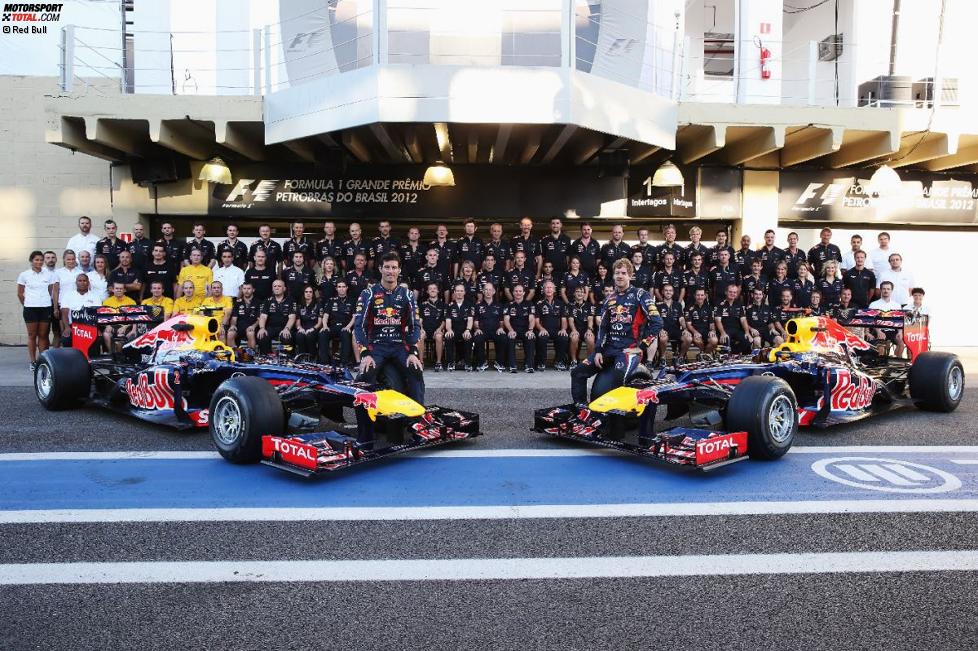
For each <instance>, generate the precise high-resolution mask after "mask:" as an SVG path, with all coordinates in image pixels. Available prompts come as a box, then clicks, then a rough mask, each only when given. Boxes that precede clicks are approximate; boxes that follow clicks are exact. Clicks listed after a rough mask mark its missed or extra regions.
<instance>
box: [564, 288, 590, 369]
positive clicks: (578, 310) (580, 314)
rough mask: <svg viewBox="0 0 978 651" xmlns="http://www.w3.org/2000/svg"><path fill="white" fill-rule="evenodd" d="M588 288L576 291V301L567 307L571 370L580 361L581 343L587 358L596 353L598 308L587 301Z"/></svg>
mask: <svg viewBox="0 0 978 651" xmlns="http://www.w3.org/2000/svg"><path fill="white" fill-rule="evenodd" d="M587 294H588V291H587V288H585V287H581V286H578V287H577V288H575V289H574V301H573V302H572V303H571V304H570V305H568V306H567V326H568V327H569V328H570V337H569V338H570V341H569V342H568V343H569V344H570V345H569V347H568V348H569V349H570V369H571V370H572V371H573V370H574V368H575V367H576V366H577V364H578V362H579V361H580V346H581V341H583V342H584V344H585V346H586V351H585V357H587V356H589V355H591V354H592V353H593V352H594V317H595V313H596V312H597V308H596V307H594V304H593V303H591V302H590V301H588V300H587Z"/></svg>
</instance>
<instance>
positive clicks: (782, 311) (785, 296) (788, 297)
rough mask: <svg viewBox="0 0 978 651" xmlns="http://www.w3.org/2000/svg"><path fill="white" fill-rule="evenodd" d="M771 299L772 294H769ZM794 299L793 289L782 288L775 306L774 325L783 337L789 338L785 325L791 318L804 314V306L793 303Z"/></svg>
mask: <svg viewBox="0 0 978 651" xmlns="http://www.w3.org/2000/svg"><path fill="white" fill-rule="evenodd" d="M768 299H770V296H768ZM793 300H794V295H793V294H792V292H791V290H790V289H788V288H784V289H782V290H781V298H780V300H779V301H778V303H777V305H776V306H775V307H774V327H775V328H776V329H777V331H778V334H779V335H781V338H782V339H787V338H788V335H787V333H785V330H784V326H785V324H786V323H788V321H789V320H790V319H793V318H795V317H796V316H802V315H803V313H804V310H802V308H798V307H795V306H794V305H792V301H793Z"/></svg>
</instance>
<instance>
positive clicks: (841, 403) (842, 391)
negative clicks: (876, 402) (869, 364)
mask: <svg viewBox="0 0 978 651" xmlns="http://www.w3.org/2000/svg"><path fill="white" fill-rule="evenodd" d="M829 373H832V371H829ZM831 381H832V379H831V377H830V382H831ZM874 395H876V384H875V383H874V382H873V380H872V379H870V378H869V377H867V376H865V375H862V374H859V373H857V374H856V375H855V377H853V373H852V371H850V370H849V369H837V370H836V371H835V378H834V383H833V384H832V388H831V402H830V406H831V409H832V411H860V410H862V409H866V408H867V407H869V406H870V405H871V404H872V403H873V396H874Z"/></svg>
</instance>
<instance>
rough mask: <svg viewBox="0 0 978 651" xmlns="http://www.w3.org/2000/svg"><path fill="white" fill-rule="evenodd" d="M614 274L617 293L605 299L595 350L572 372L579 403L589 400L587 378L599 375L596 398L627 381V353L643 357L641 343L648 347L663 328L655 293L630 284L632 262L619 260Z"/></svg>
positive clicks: (572, 393)
mask: <svg viewBox="0 0 978 651" xmlns="http://www.w3.org/2000/svg"><path fill="white" fill-rule="evenodd" d="M613 273H614V282H615V293H614V294H611V295H610V296H609V297H608V298H606V299H605V301H604V306H603V308H602V316H601V321H600V324H599V326H598V335H597V339H596V341H595V352H594V354H593V355H591V356H590V357H588V358H587V359H586V360H585V361H584V362H583V363H581V364H579V365H578V366H577V367H576V368H575V369H574V370H573V371H571V395H572V396H573V399H574V403H575V404H578V405H581V404H584V403H586V402H587V381H588V378H590V377H592V376H594V375H598V378H597V379H595V381H594V386H593V387H592V390H591V395H592V396H594V397H597V396H601V395H604V394H605V393H607V392H608V391H610V390H612V389H614V388H616V387H619V386H621V385H622V384H624V381H625V375H626V373H627V372H628V370H629V369H626V368H625V367H626V364H627V363H628V362H627V360H626V355H625V354H626V352H635V353H638V354H639V357H636V358H635V359H636V360H640V359H641V357H640V355H641V352H640V350H639V345H640V344H644V345H645V348H646V349H647V348H648V346H649V345H651V344H652V342H654V341H656V339H657V338H658V336H659V332H660V331H661V330H662V318H661V317H660V316H659V312H658V310H657V309H656V307H655V300H654V299H653V298H652V295H651V294H649V292H647V291H646V290H644V289H641V288H639V287H632V286H631V284H630V283H631V279H632V275H633V273H634V268H633V266H632V263H631V262H629V261H628V260H625V259H621V260H618V261H617V262H615V264H614V267H613ZM599 374H600V375H599Z"/></svg>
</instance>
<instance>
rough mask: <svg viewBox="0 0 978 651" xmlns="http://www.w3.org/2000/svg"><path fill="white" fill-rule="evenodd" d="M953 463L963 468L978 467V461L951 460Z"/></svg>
mask: <svg viewBox="0 0 978 651" xmlns="http://www.w3.org/2000/svg"><path fill="white" fill-rule="evenodd" d="M951 463H956V464H958V465H961V466H978V459H951Z"/></svg>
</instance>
